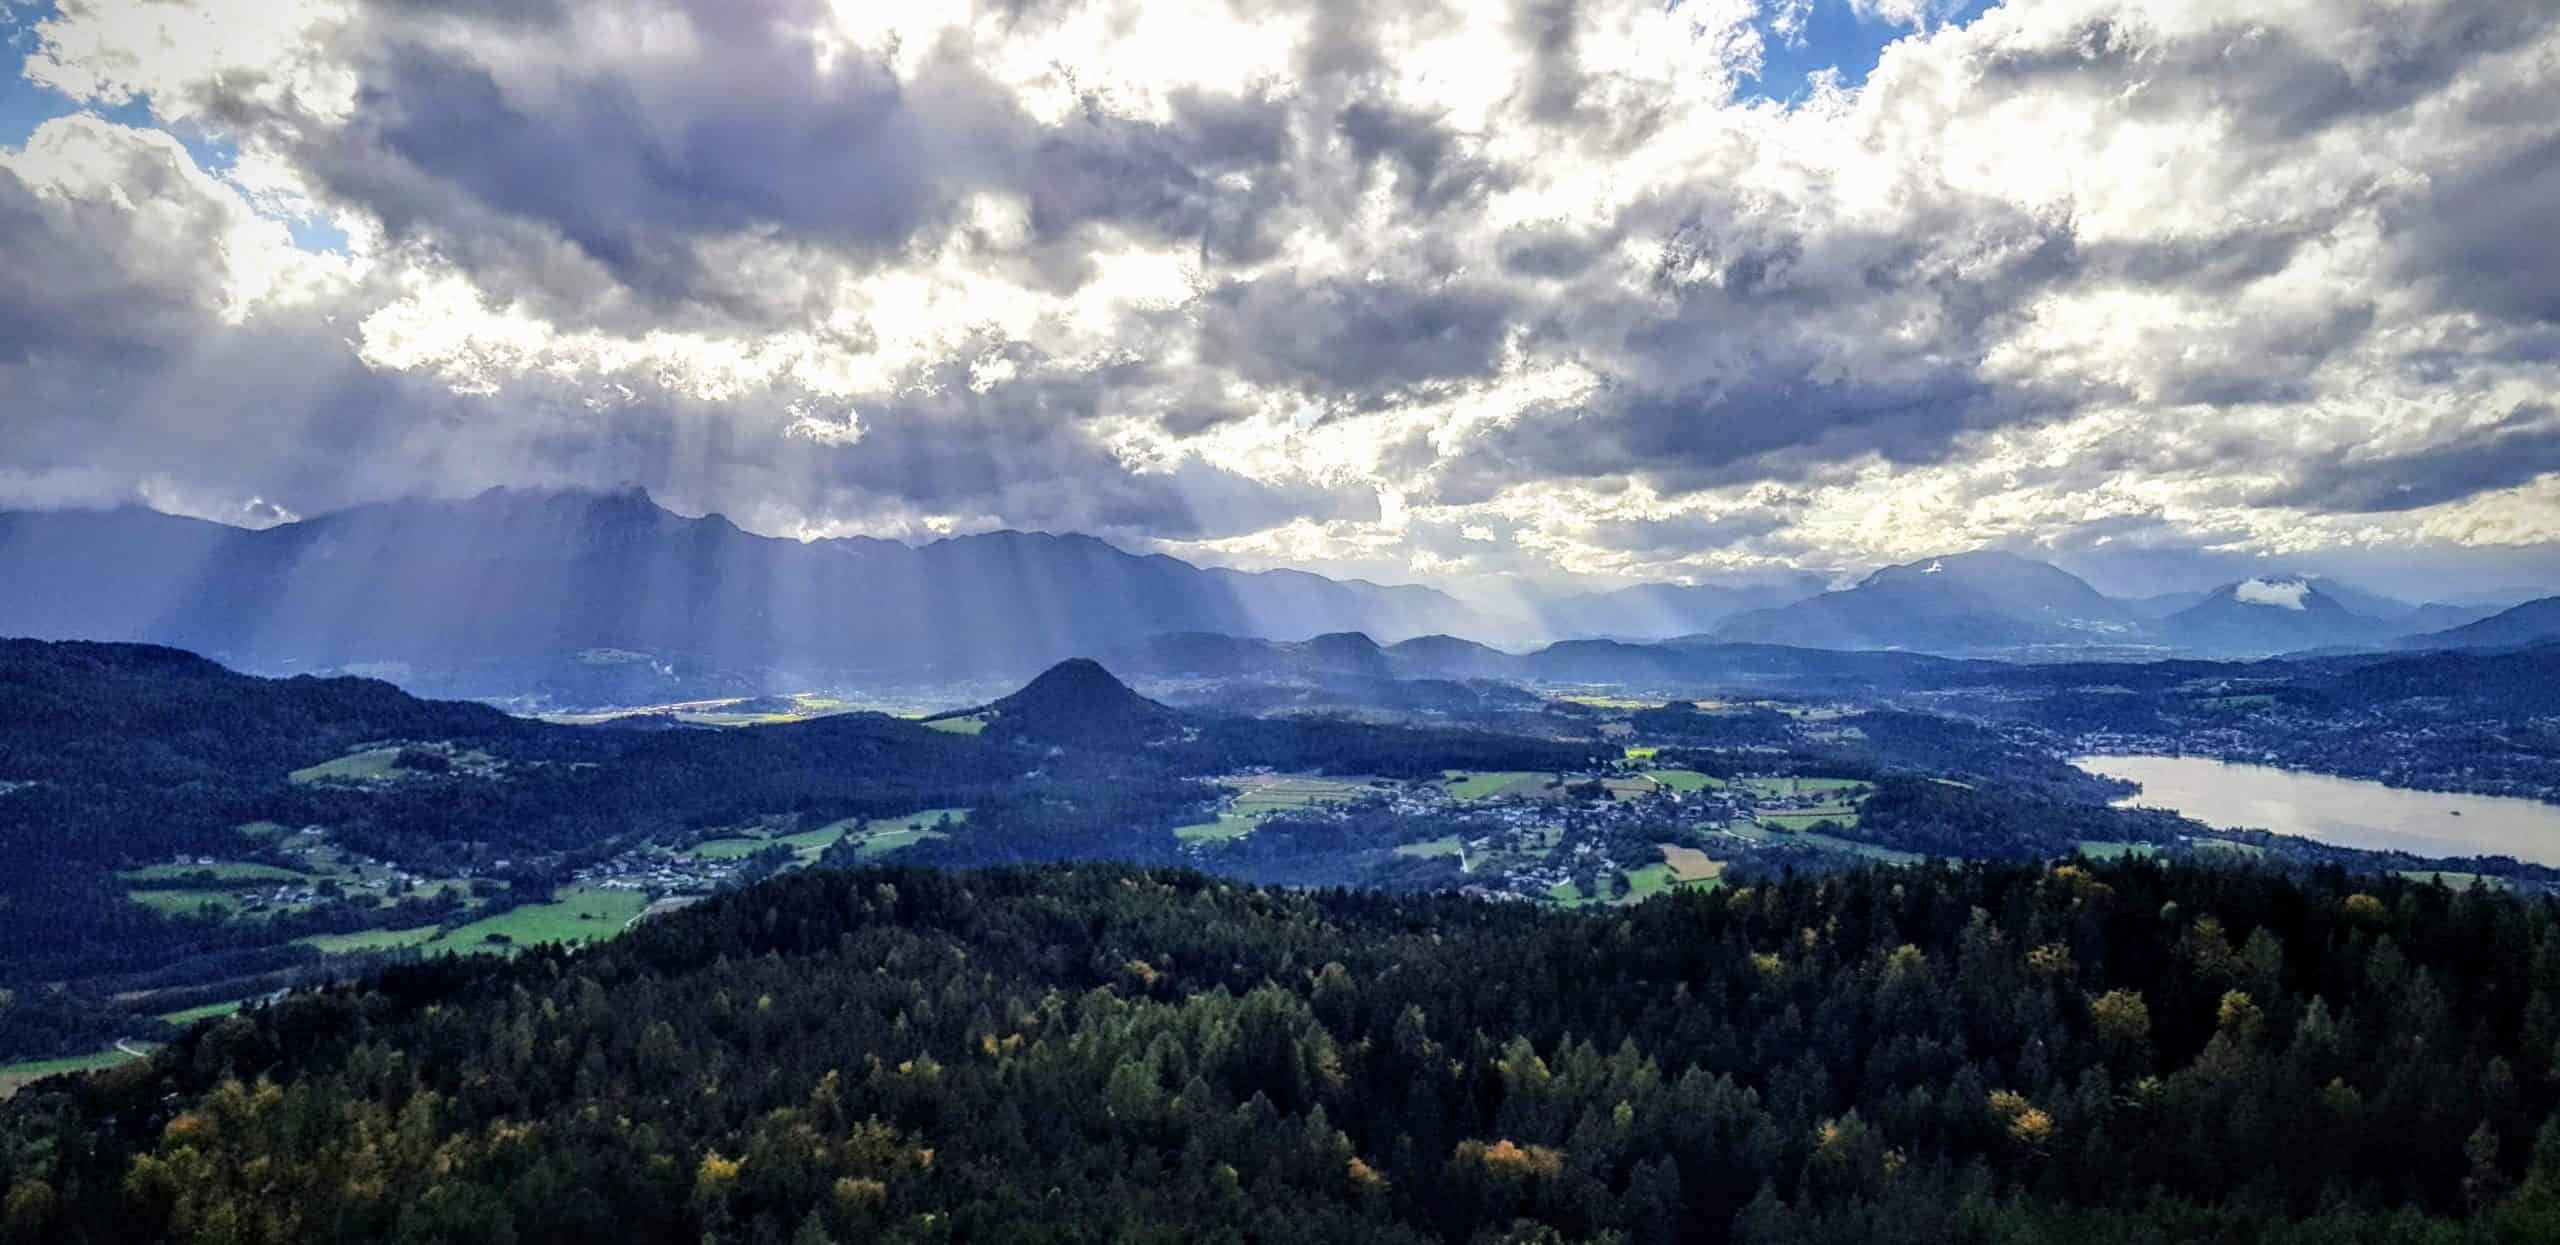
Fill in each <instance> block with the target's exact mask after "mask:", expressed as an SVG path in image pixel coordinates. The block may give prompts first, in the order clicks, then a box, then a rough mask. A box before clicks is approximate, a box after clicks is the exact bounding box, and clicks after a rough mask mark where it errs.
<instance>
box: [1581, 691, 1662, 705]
mask: <svg viewBox="0 0 2560 1245" xmlns="http://www.w3.org/2000/svg"><path fill="white" fill-rule="evenodd" d="M1554 699H1556V700H1560V701H1562V702H1564V703H1566V704H1568V705H1582V706H1585V707H1588V708H1592V709H1651V708H1653V707H1654V706H1656V705H1658V704H1661V703H1662V702H1661V701H1658V700H1638V699H1636V698H1634V697H1632V696H1606V695H1600V694H1597V693H1587V694H1580V695H1572V696H1558V697H1555V698H1554Z"/></svg>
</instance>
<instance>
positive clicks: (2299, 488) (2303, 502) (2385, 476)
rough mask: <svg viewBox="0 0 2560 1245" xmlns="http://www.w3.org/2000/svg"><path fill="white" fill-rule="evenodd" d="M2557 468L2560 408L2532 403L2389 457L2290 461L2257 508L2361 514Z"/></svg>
mask: <svg viewBox="0 0 2560 1245" xmlns="http://www.w3.org/2000/svg"><path fill="white" fill-rule="evenodd" d="M2553 472H2560V411H2555V410H2554V408H2552V407H2551V406H2549V405H2547V404H2542V403H2532V404H2527V405H2523V406H2518V407H2517V408H2515V409H2514V410H2512V411H2509V412H2508V413H2507V414H2506V416H2505V417H2504V418H2502V419H2500V420H2498V421H2497V422H2496V423H2494V424H2491V425H2489V426H2488V427H2485V428H2480V429H2465V430H2462V431H2460V432H2458V433H2455V434H2453V435H2451V436H2449V437H2446V438H2445V439H2443V440H2440V441H2438V442H2436V443H2435V444H2432V445H2429V446H2427V447H2426V448H2425V449H2422V450H2418V451H2415V452H2413V453H2407V454H2398V455H2392V456H2388V457H2367V456H2364V455H2359V454H2356V453H2354V452H2352V451H2344V450H2332V451H2328V452H2325V453H2320V454H2314V455H2311V456H2310V457H2309V458H2308V459H2307V460H2304V461H2301V462H2299V463H2297V464H2294V465H2291V466H2290V468H2289V470H2288V472H2287V478H2286V480H2285V483H2284V484H2283V485H2282V486H2281V487H2278V488H2274V489H2270V490H2267V491H2265V492H2263V493H2261V494H2259V495H2258V496H2257V497H2255V498H2253V499H2252V500H2254V501H2255V502H2257V503H2258V504H2260V505H2278V506H2301V507H2307V508H2310V509H2314V510H2343V511H2352V512H2359V513H2371V512H2378V511H2393V510H2415V509H2419V508H2420V507H2424V506H2433V505H2438V504H2440V503H2443V502H2448V501H2459V500H2461V499H2463V498H2465V497H2470V496H2472V495H2474V494H2477V493H2485V492H2488V491H2490V490H2493V489H2503V488H2513V487H2515V486H2516V485H2519V484H2524V483H2527V482H2529V481H2532V480H2535V479H2539V478H2540V477H2542V476H2545V475H2549V474H2551V473H2553Z"/></svg>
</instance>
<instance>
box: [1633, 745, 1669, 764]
mask: <svg viewBox="0 0 2560 1245" xmlns="http://www.w3.org/2000/svg"><path fill="white" fill-rule="evenodd" d="M1661 755H1662V749H1660V748H1637V747H1629V748H1628V749H1627V759H1628V760H1630V761H1650V760H1652V759H1654V758H1655V757H1658V756H1661Z"/></svg>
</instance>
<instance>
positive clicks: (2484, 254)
mask: <svg viewBox="0 0 2560 1245" xmlns="http://www.w3.org/2000/svg"><path fill="white" fill-rule="evenodd" d="M2396 217H2397V221H2396V223H2397V224H2398V225H2399V226H2400V227H2401V228H2402V229H2404V230H2406V231H2407V232H2408V233H2409V234H2410V235H2411V237H2412V245H2411V246H2410V248H2409V251H2408V254H2407V258H2406V260H2405V262H2404V265H2403V268H2402V272H2403V274H2404V275H2405V276H2407V277H2409V278H2412V279H2415V280H2418V281H2422V282H2426V283H2428V284H2430V285H2434V286H2436V287H2438V288H2440V289H2441V290H2443V291H2444V295H2445V297H2446V298H2448V299H2449V300H2451V301H2453V302H2454V303H2456V304H2457V305H2460V306H2465V307H2469V308H2471V309H2473V310H2475V311H2478V312H2480V313H2482V314H2484V315H2488V316H2493V317H2496V318H2499V319H2506V320H2523V321H2539V322H2541V323H2544V324H2560V239H2555V238H2554V237H2553V236H2552V233H2551V229H2552V222H2553V221H2555V220H2560V134H2553V135H2550V136H2548V137H2545V138H2543V139H2541V140H2540V141H2538V142H2532V143H2527V144H2525V145H2524V146H2523V147H2521V148H2518V149H2516V150H2514V151H2512V152H2509V153H2508V154H2506V155H2505V156H2504V157H2503V158H2501V159H2498V160H2493V161H2489V162H2487V163H2485V164H2483V165H2482V166H2480V167H2478V168H2472V169H2465V170H2462V171H2460V172H2458V173H2457V174H2455V175H2454V176H2451V177H2447V178H2442V179H2439V180H2437V181H2435V182H2434V183H2433V184H2432V185H2431V186H2430V187H2429V188H2428V192H2427V193H2426V194H2425V195H2424V196H2422V197H2421V198H2419V199H2418V200H2417V201H2416V202H2414V203H2412V204H2410V205H2408V207H2407V208H2406V209H2405V210H2404V211H2402V212H2400V213H2397V214H2396Z"/></svg>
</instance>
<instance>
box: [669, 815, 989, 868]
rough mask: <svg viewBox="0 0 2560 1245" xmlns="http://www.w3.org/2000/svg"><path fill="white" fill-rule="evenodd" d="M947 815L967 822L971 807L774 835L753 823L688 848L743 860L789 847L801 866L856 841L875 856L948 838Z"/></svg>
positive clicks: (700, 856) (697, 855)
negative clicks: (943, 826)
mask: <svg viewBox="0 0 2560 1245" xmlns="http://www.w3.org/2000/svg"><path fill="white" fill-rule="evenodd" d="M946 816H947V817H949V818H950V819H951V820H952V821H953V822H954V823H958V822H963V821H967V820H969V810H967V809H965V808H928V809H925V810H924V811H922V812H916V813H908V814H906V815H904V816H900V817H872V818H863V817H847V818H845V819H844V820H842V821H831V822H828V823H827V824H826V825H823V826H820V827H818V828H817V829H815V830H800V831H796V832H793V833H791V834H775V833H773V832H772V829H771V828H768V827H765V826H753V827H746V828H745V829H746V831H747V832H746V833H741V834H731V835H724V836H722V837H720V838H716V839H705V840H703V841H702V842H700V843H696V844H694V845H693V846H692V847H690V848H687V849H686V850H687V852H689V853H690V854H691V855H692V856H693V858H694V859H696V860H744V859H746V858H747V857H749V856H753V855H755V854H756V853H757V852H761V851H765V850H767V849H769V848H774V847H788V848H790V849H791V853H792V857H793V861H792V864H793V867H795V868H796V867H798V866H801V865H810V864H815V863H817V860H818V857H820V856H822V855H825V854H826V850H827V849H828V848H830V847H833V846H835V845H836V844H837V843H839V842H841V841H843V840H845V839H852V840H854V842H855V843H856V844H857V845H858V846H857V848H856V850H857V852H858V853H859V854H860V856H861V857H862V859H864V860H872V859H876V858H878V857H881V856H886V855H888V854H889V853H891V852H894V851H897V850H898V849H900V848H903V847H912V846H914V845H915V844H917V843H921V842H923V841H925V840H926V839H939V838H944V837H946V835H945V833H944V832H943V831H941V830H937V829H935V828H934V827H936V826H938V825H940V824H942V819H943V818H944V817H946ZM785 824H788V823H787V822H786V823H785Z"/></svg>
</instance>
